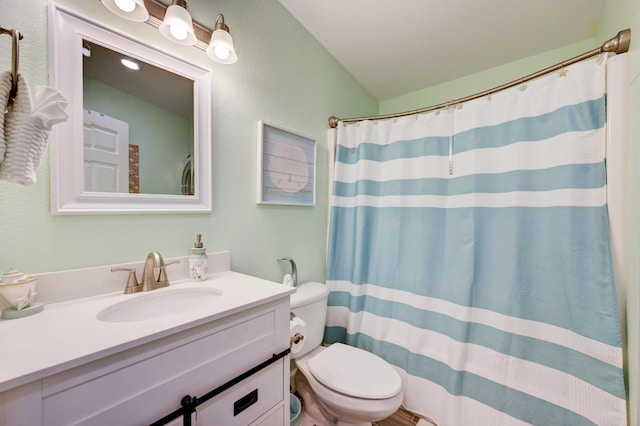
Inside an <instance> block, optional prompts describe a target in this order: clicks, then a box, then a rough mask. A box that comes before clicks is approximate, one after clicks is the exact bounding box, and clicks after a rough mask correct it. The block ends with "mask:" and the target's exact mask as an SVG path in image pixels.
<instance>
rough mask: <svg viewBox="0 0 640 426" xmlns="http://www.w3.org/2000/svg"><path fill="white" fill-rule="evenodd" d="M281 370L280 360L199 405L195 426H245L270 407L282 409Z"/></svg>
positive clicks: (281, 362) (283, 387) (283, 388)
mask: <svg viewBox="0 0 640 426" xmlns="http://www.w3.org/2000/svg"><path fill="white" fill-rule="evenodd" d="M284 367H285V365H284V360H279V361H277V362H275V363H273V364H272V365H270V366H269V367H266V368H265V369H263V370H260V371H259V372H257V373H256V374H254V375H253V376H251V377H248V378H247V379H245V380H243V381H242V382H240V383H238V384H236V385H235V386H233V387H231V388H229V389H227V390H226V391H224V392H223V393H221V394H220V395H218V396H217V397H215V398H213V399H211V400H210V401H207V402H205V403H204V404H202V405H200V406H199V407H198V415H197V425H198V426H207V425H213V424H218V425H225V426H247V425H249V424H251V423H253V422H254V421H256V420H258V419H259V418H260V417H261V416H263V415H264V414H265V413H267V412H268V411H269V410H271V409H273V408H274V407H277V406H279V405H280V406H283V405H284V390H285V386H284V381H283V377H284ZM271 424H274V423H270V422H267V423H265V425H271ZM276 424H278V425H282V424H284V423H276Z"/></svg>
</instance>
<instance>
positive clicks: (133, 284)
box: [111, 268, 142, 294]
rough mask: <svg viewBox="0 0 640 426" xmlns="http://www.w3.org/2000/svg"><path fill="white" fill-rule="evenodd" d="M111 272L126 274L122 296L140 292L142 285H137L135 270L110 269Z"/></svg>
mask: <svg viewBox="0 0 640 426" xmlns="http://www.w3.org/2000/svg"><path fill="white" fill-rule="evenodd" d="M111 272H128V273H129V277H127V285H126V286H125V287H124V294H131V293H137V292H139V291H140V290H142V284H139V283H138V278H137V277H136V270H135V268H111Z"/></svg>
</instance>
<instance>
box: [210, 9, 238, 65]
mask: <svg viewBox="0 0 640 426" xmlns="http://www.w3.org/2000/svg"><path fill="white" fill-rule="evenodd" d="M206 52H207V56H208V57H210V58H211V59H213V60H214V61H216V62H219V63H221V64H234V63H235V62H236V61H237V60H238V55H237V54H236V49H235V47H234V46H233V39H232V38H231V34H230V33H229V27H228V26H227V25H226V24H225V23H224V15H222V14H220V15H218V16H217V17H216V26H215V27H214V29H213V34H211V41H210V42H209V46H208V47H207V50H206Z"/></svg>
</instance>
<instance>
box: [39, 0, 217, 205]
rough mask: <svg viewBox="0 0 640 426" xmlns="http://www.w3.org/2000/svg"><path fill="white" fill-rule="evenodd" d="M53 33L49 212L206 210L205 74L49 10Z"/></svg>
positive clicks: (67, 12)
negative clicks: (63, 114) (56, 99)
mask: <svg viewBox="0 0 640 426" xmlns="http://www.w3.org/2000/svg"><path fill="white" fill-rule="evenodd" d="M49 32H50V34H49V40H50V41H49V43H50V84H51V86H52V87H53V88H55V89H57V90H59V91H60V92H61V93H62V95H63V96H64V97H65V98H66V99H67V100H68V101H69V106H68V108H67V112H68V113H69V120H67V121H66V122H65V123H60V124H59V125H57V126H55V127H54V131H53V134H52V138H51V211H52V213H53V214H105V213H108V214H133V213H183V212H184V213H189V212H207V211H211V193H210V191H211V185H210V182H211V149H210V145H211V71H210V70H209V69H206V68H203V67H201V66H198V65H196V64H193V63H190V62H187V61H184V60H183V59H180V58H178V57H176V56H173V55H170V54H168V53H165V52H162V51H160V50H158V49H156V48H155V47H153V46H151V45H149V44H145V43H142V42H141V41H138V40H134V39H132V38H130V37H128V36H126V35H124V34H122V33H119V32H117V31H114V30H113V29H111V28H108V27H106V26H104V25H102V24H99V23H97V22H93V21H91V20H90V19H88V18H87V17H84V16H81V15H79V14H77V13H76V12H74V11H73V10H71V9H68V8H67V7H64V6H61V5H59V4H57V3H55V2H51V3H50V10H49ZM121 59H126V60H129V61H130V62H132V63H134V64H137V66H138V67H139V70H131V69H128V68H125V67H124V66H122V63H121ZM129 65H131V63H130V64H129Z"/></svg>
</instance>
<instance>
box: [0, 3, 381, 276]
mask: <svg viewBox="0 0 640 426" xmlns="http://www.w3.org/2000/svg"><path fill="white" fill-rule="evenodd" d="M60 3H61V4H65V5H72V6H73V7H74V8H75V9H77V10H80V11H82V13H84V14H86V15H88V16H91V17H93V18H94V19H97V20H99V21H101V22H104V23H106V24H109V25H112V26H114V27H116V28H118V29H120V30H121V31H124V32H127V33H129V34H131V35H133V36H134V37H136V38H140V39H142V40H146V41H148V42H150V43H153V44H154V45H156V46H161V47H162V48H164V49H166V50H170V51H172V52H174V53H176V54H178V55H181V56H183V57H185V58H186V59H189V60H191V61H194V62H197V63H199V64H202V65H204V66H207V67H210V68H211V69H212V71H213V88H212V92H213V93H212V97H213V108H212V140H211V144H212V157H213V159H212V170H213V183H212V194H213V211H212V212H211V214H180V215H167V214H163V215H99V216H52V215H51V214H50V211H49V157H48V156H47V157H46V158H45V159H44V161H43V164H42V166H41V167H40V169H39V172H38V182H37V184H36V185H34V186H33V187H28V188H25V187H22V186H19V185H15V184H10V183H7V182H0V242H1V243H0V270H2V271H4V270H6V269H7V268H8V267H10V266H14V267H16V268H19V269H21V270H25V271H28V272H41V271H52V270H63V269H69V268H81V267H88V266H93V265H104V264H112V263H120V262H127V261H136V260H142V259H144V257H145V256H146V254H147V253H148V252H149V251H151V250H158V251H160V252H161V253H162V254H163V255H164V256H166V257H169V256H178V255H186V254H188V253H189V247H191V246H192V244H193V240H194V238H195V234H196V233H198V232H200V233H202V234H203V237H204V241H205V245H206V246H207V248H208V249H209V251H218V250H231V251H232V268H233V269H234V270H237V271H240V272H245V273H249V274H253V275H256V276H259V277H262V278H267V279H272V280H276V281H279V280H281V277H282V274H283V273H285V272H287V271H288V270H287V268H286V265H284V264H283V265H280V264H279V263H278V262H277V261H276V259H277V258H278V257H282V256H291V257H293V258H294V259H295V260H296V261H297V263H298V271H299V274H300V279H301V280H302V281H308V280H318V281H321V280H324V269H325V234H326V221H327V193H328V183H327V167H328V164H327V152H326V129H327V118H328V117H329V116H330V115H333V114H336V115H339V116H351V115H361V114H374V113H377V109H378V103H377V101H376V100H375V99H374V98H373V97H372V96H370V95H369V94H368V92H366V91H365V90H364V89H363V88H362V87H361V86H360V85H359V84H358V83H357V82H356V81H355V80H354V79H353V77H352V76H351V75H350V74H349V73H348V72H347V71H346V70H345V69H344V68H343V67H342V66H341V65H340V64H338V63H337V61H336V60H335V59H334V58H333V57H332V56H331V55H329V54H328V53H327V52H326V51H325V50H324V48H322V47H321V46H320V44H319V43H318V42H317V41H316V40H315V39H314V38H312V37H311V36H310V35H309V33H308V32H307V31H306V30H305V29H304V28H303V27H302V26H301V25H300V24H299V23H298V22H297V21H295V20H294V19H293V18H292V17H291V16H290V15H289V13H288V12H287V11H286V10H285V9H284V8H283V7H282V6H281V5H280V4H279V3H278V2H277V1H276V0H261V1H259V2H257V1H248V0H227V1H224V0H220V1H215V2H210V1H207V0H190V1H189V7H190V10H191V13H192V14H193V16H194V19H195V20H197V21H199V22H202V23H203V24H205V25H207V26H209V27H210V28H211V27H213V23H214V21H215V18H216V15H217V14H218V13H224V15H225V21H226V22H227V24H228V25H229V26H230V28H231V33H232V35H233V37H234V40H235V43H236V49H237V51H238V55H239V60H238V62H237V63H236V64H234V65H232V66H224V65H219V64H217V63H215V62H212V61H210V60H209V59H208V58H207V57H206V55H205V54H204V52H203V51H201V50H199V49H197V48H195V47H190V48H183V47H180V46H177V45H173V44H172V43H171V42H169V41H166V40H165V39H164V38H163V37H162V36H161V35H160V34H159V32H158V31H157V30H156V29H154V28H152V27H150V26H148V25H145V24H136V23H131V22H128V21H125V20H123V19H121V18H119V17H117V16H115V15H113V14H111V13H110V12H109V11H107V9H105V8H104V7H103V6H102V5H101V4H100V2H98V1H87V0H64V1H61V2H60ZM47 4H48V2H47V0H2V1H1V2H0V16H1V17H2V18H1V20H0V25H2V26H5V27H9V28H17V29H19V30H20V31H22V32H23V33H24V35H25V39H24V40H23V41H22V43H21V61H20V62H21V71H22V72H23V73H24V75H25V76H26V78H27V79H28V81H29V83H30V86H31V89H32V91H33V92H35V89H34V86H35V85H42V84H47V83H48V60H47V58H48V45H47V39H48V38H47V13H48V9H47ZM10 49H11V42H10V38H9V37H7V36H4V37H1V38H0V70H5V69H9V68H10V58H11V54H10ZM258 120H266V121H268V122H271V123H274V124H277V125H279V126H282V127H284V128H288V129H291V130H293V131H296V132H298V133H302V134H304V135H308V136H309V137H312V138H315V139H316V140H317V144H318V162H317V175H318V182H317V197H316V199H317V203H316V205H315V206H314V207H286V206H259V205H256V203H255V199H256V195H255V192H256V189H255V188H256V169H257V166H256V145H257V144H256V139H257V122H258Z"/></svg>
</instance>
